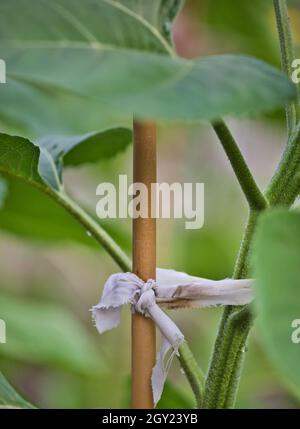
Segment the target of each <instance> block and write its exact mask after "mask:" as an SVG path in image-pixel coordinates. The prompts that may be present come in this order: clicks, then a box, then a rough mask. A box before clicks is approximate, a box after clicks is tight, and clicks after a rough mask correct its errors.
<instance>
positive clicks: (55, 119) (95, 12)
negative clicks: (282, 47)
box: [0, 0, 295, 136]
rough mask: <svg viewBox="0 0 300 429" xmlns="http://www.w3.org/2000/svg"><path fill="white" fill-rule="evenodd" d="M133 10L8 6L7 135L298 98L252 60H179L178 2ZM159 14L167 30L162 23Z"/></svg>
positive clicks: (1, 119) (2, 30)
mask: <svg viewBox="0 0 300 429" xmlns="http://www.w3.org/2000/svg"><path fill="white" fill-rule="evenodd" d="M129 5H130V7H129ZM127 6H128V7H126V5H124V4H123V2H115V1H109V0H99V1H95V0H86V1H85V2H82V1H81V0H64V1H63V0H53V1H51V2H46V1H44V0H34V1H33V0H26V1H25V0H2V2H1V5H0V39H1V45H0V46H1V57H2V58H3V59H4V60H5V61H6V63H7V73H8V77H7V81H8V83H7V85H2V86H1V100H2V103H1V106H0V125H1V126H2V127H3V129H5V130H14V129H20V130H21V131H22V132H23V133H24V131H26V133H27V134H26V135H29V136H32V135H41V134H44V133H45V132H46V133H49V132H53V131H54V132H57V133H62V132H64V133H65V132H66V131H68V132H70V130H71V131H72V133H74V132H76V133H77V132H80V133H81V132H85V131H88V130H89V129H91V128H93V129H95V128H96V127H99V121H100V120H101V121H102V120H103V121H104V123H106V122H107V121H109V117H110V118H111V119H113V120H118V122H119V123H120V122H121V123H128V121H131V118H132V114H133V113H134V114H137V115H138V116H139V117H141V118H153V119H156V120H162V121H169V120H172V121H173V120H178V121H199V120H203V119H206V120H212V119H216V118H219V117H221V116H224V115H245V114H252V113H257V112H261V111H265V110H270V109H273V108H275V107H277V106H279V105H283V104H285V103H286V102H288V101H289V100H290V99H292V98H293V97H294V95H295V88H294V86H293V85H292V84H291V82H289V80H288V78H287V77H286V76H284V75H283V74H282V73H281V72H279V71H277V70H276V69H274V68H272V67H270V66H268V65H267V64H264V63H262V62H260V61H257V60H255V59H253V58H249V57H243V56H232V55H224V56H216V57H207V58H200V59H196V60H194V61H187V60H183V59H179V58H176V57H175V56H174V54H173V52H172V48H171V47H170V45H169V43H168V41H167V40H166V38H165V33H164V32H163V33H161V32H162V31H163V30H162V28H164V27H165V26H167V27H168V26H169V24H168V23H169V22H170V16H172V15H174V12H173V11H177V2H175V1H161V2H159V1H153V2H151V3H150V2H146V1H142V2H139V1H132V2H127ZM175 6H176V7H175ZM160 7H161V8H162V9H161V10H163V11H164V13H163V14H162V16H163V17H164V23H162V21H161V20H158V22H157V19H156V18H153V17H157V16H158V14H157V11H159V10H160ZM164 8H165V9H164ZM16 10H19V11H20V13H18V14H16V13H15V11H16ZM154 11H155V12H154ZM150 17H152V18H150ZM153 22H156V26H153ZM133 29H134V30H133ZM163 54H166V55H163ZM4 127H5V128H4ZM51 130H52V131H51Z"/></svg>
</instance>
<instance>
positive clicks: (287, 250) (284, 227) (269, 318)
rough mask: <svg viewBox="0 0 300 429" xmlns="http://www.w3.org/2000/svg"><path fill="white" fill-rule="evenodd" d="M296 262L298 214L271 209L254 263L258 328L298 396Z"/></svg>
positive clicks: (299, 290)
mask: <svg viewBox="0 0 300 429" xmlns="http://www.w3.org/2000/svg"><path fill="white" fill-rule="evenodd" d="M299 261H300V213H296V212H288V211H287V210H275V211H273V212H270V213H268V214H267V215H265V216H263V218H262V220H261V222H260V225H259V228H258V233H257V236H256V242H255V261H254V262H255V276H256V294H257V299H256V301H257V310H258V314H259V318H260V327H261V331H262V333H263V341H264V345H265V349H266V352H267V353H268V355H269V356H270V358H271V360H272V361H273V362H274V364H275V366H276V367H277V369H278V370H279V372H280V374H281V375H283V376H284V377H285V379H286V380H287V381H288V383H289V385H290V386H291V387H292V389H293V391H294V392H296V394H297V395H298V396H299V395H300V366H299V359H300V344H295V343H294V342H293V340H292V335H293V332H294V331H296V329H297V327H299V324H296V325H293V323H296V322H294V321H295V320H297V319H298V322H299V320H300V263H299ZM294 335H296V336H297V333H296V332H294Z"/></svg>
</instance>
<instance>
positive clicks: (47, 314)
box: [0, 294, 104, 376]
mask: <svg viewBox="0 0 300 429" xmlns="http://www.w3.org/2000/svg"><path fill="white" fill-rule="evenodd" d="M87 311H88V309H87ZM0 317H1V319H3V320H4V321H5V323H6V329H7V341H6V344H5V345H3V347H0V355H2V356H5V357H8V358H10V359H15V360H18V361H22V362H29V363H35V364H39V365H47V366H52V367H54V368H61V369H64V370H65V371H70V372H75V373H77V374H81V375H86V376H97V374H99V373H101V372H102V371H103V370H104V362H103V361H102V359H101V356H99V353H98V351H97V349H96V348H95V347H94V343H93V340H92V339H91V337H90V335H89V333H88V332H87V331H86V329H85V328H84V327H83V326H82V324H81V323H80V322H79V321H78V320H77V319H76V318H75V317H74V316H73V315H72V314H71V313H70V311H69V310H68V309H67V308H63V307H61V306H59V305H57V304H48V303H47V304H46V303H45V302H42V301H35V300H32V299H28V298H24V297H16V296H9V295H4V294H1V298H0Z"/></svg>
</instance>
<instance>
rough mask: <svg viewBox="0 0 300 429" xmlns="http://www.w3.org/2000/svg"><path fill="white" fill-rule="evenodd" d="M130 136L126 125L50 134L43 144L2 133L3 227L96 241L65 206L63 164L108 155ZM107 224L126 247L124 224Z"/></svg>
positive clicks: (40, 235) (0, 191)
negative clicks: (76, 134) (81, 133)
mask: <svg viewBox="0 0 300 429" xmlns="http://www.w3.org/2000/svg"><path fill="white" fill-rule="evenodd" d="M130 141H131V132H130V131H129V130H127V129H122V128H116V129H112V130H107V131H103V132H98V133H90V134H88V135H85V136H79V137H70V138H62V137H56V138H47V139H44V140H43V141H41V142H39V143H38V144H39V146H37V145H34V144H33V143H31V142H30V141H29V140H27V139H23V138H20V137H12V136H9V135H6V134H0V172H2V173H4V175H5V181H3V180H2V181H0V184H1V186H0V228H1V229H4V230H6V231H10V232H13V233H16V234H18V235H21V236H22V237H27V238H34V239H38V240H50V241H53V242H55V241H66V240H74V241H77V242H79V243H81V244H85V245H89V246H96V242H94V240H93V239H92V238H91V237H89V236H88V235H87V234H86V231H85V230H84V229H83V228H82V226H81V225H80V224H79V223H78V221H76V220H75V219H74V218H72V217H70V214H69V212H68V211H67V210H66V206H65V204H64V203H65V200H66V195H65V193H64V190H63V183H62V167H63V165H65V166H72V165H79V164H83V163H87V162H96V161H98V160H100V159H105V158H108V157H110V156H112V155H113V154H115V153H118V152H119V151H120V150H123V149H124V148H125V147H126V146H127V145H128V144H129V143H130ZM41 153H42V156H41ZM43 179H44V180H43ZM46 182H47V183H46ZM4 184H6V188H5V186H4ZM62 205H63V207H62ZM105 224H106V228H108V229H109V230H111V231H112V232H113V234H114V235H116V236H118V237H119V239H120V241H121V242H122V243H123V244H126V248H128V243H127V241H128V240H127V238H126V237H125V236H124V233H123V232H122V229H121V228H120V227H116V226H115V225H114V224H112V223H110V222H106V223H105Z"/></svg>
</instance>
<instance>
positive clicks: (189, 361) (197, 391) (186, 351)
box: [178, 341, 204, 408]
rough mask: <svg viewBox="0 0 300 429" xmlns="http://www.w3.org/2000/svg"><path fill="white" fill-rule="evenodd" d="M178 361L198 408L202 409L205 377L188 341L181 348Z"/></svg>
mask: <svg viewBox="0 0 300 429" xmlns="http://www.w3.org/2000/svg"><path fill="white" fill-rule="evenodd" d="M178 360H179V362H180V365H181V367H182V369H183V370H184V373H185V375H186V378H187V379H188V381H189V383H190V385H191V388H192V390H193V392H194V395H195V400H196V405H197V408H200V406H201V401H202V394H203V385H204V375H203V373H202V371H201V369H200V367H199V365H198V364H197V362H196V360H195V358H194V355H193V354H192V352H191V350H190V348H189V346H188V344H187V342H186V341H185V342H184V343H182V344H181V346H180V347H179V356H178Z"/></svg>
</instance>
